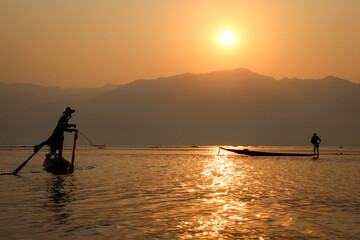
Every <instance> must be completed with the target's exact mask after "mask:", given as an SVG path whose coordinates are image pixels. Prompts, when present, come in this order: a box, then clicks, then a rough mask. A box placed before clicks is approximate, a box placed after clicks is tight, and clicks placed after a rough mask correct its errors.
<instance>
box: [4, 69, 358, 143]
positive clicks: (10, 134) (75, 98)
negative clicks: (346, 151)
mask: <svg viewBox="0 0 360 240" xmlns="http://www.w3.org/2000/svg"><path fill="white" fill-rule="evenodd" d="M1 88H2V86H1V85H0V93H1V92H2V90H1ZM55 95H56V94H53V96H49V95H45V97H44V93H36V94H31V93H26V94H21V96H12V97H9V96H4V95H2V94H0V98H3V100H4V101H6V102H7V104H3V103H2V104H1V107H3V105H6V106H5V107H6V108H7V110H8V111H10V113H11V114H8V113H6V112H7V111H5V113H4V112H2V113H0V116H1V122H0V124H1V126H2V127H1V128H3V129H2V130H1V131H2V132H3V134H1V136H0V144H35V143H38V142H40V141H42V140H44V139H45V138H46V137H48V135H49V134H50V133H51V131H52V129H53V128H54V127H55V124H56V121H57V119H58V117H59V116H60V114H61V112H62V111H63V109H65V107H66V106H68V105H69V106H71V107H72V108H75V109H76V110H77V112H76V113H75V114H74V117H73V122H76V123H77V125H78V127H79V129H80V131H83V132H84V133H86V134H87V135H88V136H89V137H90V138H91V139H93V140H95V141H96V142H98V143H100V144H102V143H106V144H189V145H190V144H191V145H193V144H199V145H200V144H216V145H229V144H231V145H311V144H310V137H311V136H312V134H313V133H314V132H317V133H318V135H319V136H320V137H322V139H323V144H324V145H339V146H340V145H341V146H343V145H360V136H359V135H360V125H359V124H358V123H359V120H360V111H358V108H359V106H360V84H356V83H352V82H349V81H346V80H342V79H339V78H336V77H333V76H329V77H326V78H324V79H308V80H304V79H282V80H279V81H278V80H275V79H274V78H271V77H267V76H263V75H260V74H257V73H254V72H251V71H250V70H247V69H242V68H241V69H236V70H229V71H217V72H212V73H208V74H182V75H177V76H172V77H167V78H158V79H153V80H137V81H134V82H132V83H129V84H125V85H122V86H120V87H118V88H116V89H113V90H110V91H107V92H104V93H101V94H98V95H93V96H89V95H86V96H87V97H84V94H72V95H66V96H64V95H56V96H55ZM2 102H3V101H2Z"/></svg>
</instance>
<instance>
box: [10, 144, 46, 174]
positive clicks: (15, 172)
mask: <svg viewBox="0 0 360 240" xmlns="http://www.w3.org/2000/svg"><path fill="white" fill-rule="evenodd" d="M39 150H40V148H39V149H36V150H35V151H34V153H33V154H31V156H30V157H29V158H28V159H26V160H25V162H23V163H22V164H21V165H20V166H19V167H18V168H17V169H16V170H15V171H13V172H12V174H13V175H16V174H17V173H18V172H20V170H21V169H22V168H23V167H24V166H25V165H26V164H27V162H28V161H29V160H30V159H31V158H32V157H33V156H34V155H35V154H36V153H37V152H38V151H39Z"/></svg>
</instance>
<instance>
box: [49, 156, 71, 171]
mask: <svg viewBox="0 0 360 240" xmlns="http://www.w3.org/2000/svg"><path fill="white" fill-rule="evenodd" d="M43 166H44V169H45V170H46V171H48V172H51V173H53V174H69V173H72V172H74V167H73V166H72V164H71V163H70V162H69V161H67V160H66V159H65V158H63V157H59V156H58V155H55V156H54V155H51V154H46V158H45V160H44V162H43Z"/></svg>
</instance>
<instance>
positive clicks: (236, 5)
mask: <svg viewBox="0 0 360 240" xmlns="http://www.w3.org/2000/svg"><path fill="white" fill-rule="evenodd" d="M359 13H360V1H359V0H256V1H254V0H233V1H230V0H221V1H220V0H219V1H211V0H126V1H125V0H96V1H95V0H61V1H49V0H31V1H29V0H0V39H1V40H0V82H7V83H15V82H28V83H35V84H41V85H46V86H55V85H56V86H62V87H99V86H102V85H104V84H119V83H124V82H129V81H133V80H136V79H139V78H156V77H160V76H169V75H175V74H180V73H184V72H192V73H203V72H210V71H215V70H223V69H233V68H238V67H245V68H249V69H250V70H252V71H254V72H257V73H261V74H265V75H268V76H272V77H275V78H277V79H280V78H283V77H299V78H322V77H325V76H327V75H335V76H337V77H341V78H345V79H348V80H350V81H354V82H360V14H359ZM223 31H230V32H232V33H233V34H234V37H235V40H234V43H233V44H232V45H230V46H223V45H221V44H220V42H219V36H220V34H221V32H223Z"/></svg>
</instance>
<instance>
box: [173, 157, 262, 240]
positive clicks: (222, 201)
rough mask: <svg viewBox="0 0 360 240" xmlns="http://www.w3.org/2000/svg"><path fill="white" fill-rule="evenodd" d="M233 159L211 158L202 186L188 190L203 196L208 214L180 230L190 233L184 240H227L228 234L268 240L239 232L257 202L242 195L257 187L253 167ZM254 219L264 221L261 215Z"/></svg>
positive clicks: (188, 222) (206, 164) (203, 202)
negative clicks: (253, 202) (251, 206)
mask: <svg viewBox="0 0 360 240" xmlns="http://www.w3.org/2000/svg"><path fill="white" fill-rule="evenodd" d="M231 156H232V155H227V154H222V155H219V156H218V155H217V153H214V154H213V155H210V156H209V158H207V159H206V160H205V161H204V162H203V169H202V172H201V176H202V184H199V185H197V188H188V189H187V190H188V191H191V192H196V191H198V192H199V193H203V194H202V195H201V196H202V197H201V200H202V204H201V205H202V206H201V208H203V209H207V210H209V211H207V214H199V215H197V216H195V217H193V219H191V220H189V221H187V222H182V223H181V224H180V225H179V226H178V227H179V228H181V229H182V230H183V231H184V232H186V233H187V235H186V236H184V238H186V239H187V238H195V239H197V238H203V239H212V238H213V239H218V238H224V237H225V238H226V233H229V232H233V233H234V234H237V233H238V234H240V235H243V234H245V235H246V236H247V237H256V238H257V239H267V238H266V236H251V233H249V232H246V231H248V230H246V228H244V230H239V229H241V225H242V224H244V223H245V222H247V221H248V220H249V219H248V218H247V216H248V215H249V211H248V205H249V204H250V203H251V202H252V201H254V196H253V195H250V196H246V197H244V196H242V191H244V192H246V191H247V190H248V189H249V188H254V187H255V186H254V185H256V184H258V183H257V181H256V180H254V179H253V176H252V175H249V171H251V169H252V167H251V166H249V165H247V164H246V163H245V162H244V161H243V160H241V159H239V158H233V157H231ZM184 187H185V188H186V186H184ZM239 190H240V191H241V192H239ZM245 195H246V194H245ZM241 196H242V197H241ZM254 217H255V218H261V213H258V214H256V216H254ZM244 231H245V232H244ZM249 234H250V235H249Z"/></svg>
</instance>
